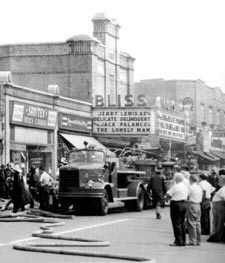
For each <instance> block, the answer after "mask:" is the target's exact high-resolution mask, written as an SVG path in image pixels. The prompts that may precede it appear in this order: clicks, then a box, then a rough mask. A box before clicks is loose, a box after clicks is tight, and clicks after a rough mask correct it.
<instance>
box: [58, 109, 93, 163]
mask: <svg viewBox="0 0 225 263" xmlns="http://www.w3.org/2000/svg"><path fill="white" fill-rule="evenodd" d="M58 116H59V118H58V163H60V161H61V159H62V158H67V156H68V153H69V151H70V150H71V149H73V148H83V147H84V144H83V142H84V141H87V138H91V130H92V121H91V117H82V116H78V115H75V114H71V113H59V115H58ZM88 142H89V141H88ZM89 143H90V142H89Z"/></svg>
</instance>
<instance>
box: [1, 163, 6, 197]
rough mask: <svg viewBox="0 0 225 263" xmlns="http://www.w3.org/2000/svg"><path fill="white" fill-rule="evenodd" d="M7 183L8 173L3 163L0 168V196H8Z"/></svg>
mask: <svg viewBox="0 0 225 263" xmlns="http://www.w3.org/2000/svg"><path fill="white" fill-rule="evenodd" d="M7 197H8V195H7V184H6V174H5V166H4V165H3V164H2V165H1V168H0V198H5V199H6V198H7Z"/></svg>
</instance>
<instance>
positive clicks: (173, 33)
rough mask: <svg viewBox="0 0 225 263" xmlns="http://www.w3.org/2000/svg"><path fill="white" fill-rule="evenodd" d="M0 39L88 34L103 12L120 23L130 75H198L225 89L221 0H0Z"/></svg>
mask: <svg viewBox="0 0 225 263" xmlns="http://www.w3.org/2000/svg"><path fill="white" fill-rule="evenodd" d="M0 8H1V9H0V10H1V13H0V25H1V26H0V32H1V34H0V45H4V44H15V43H36V42H64V41H66V40H67V39H68V38H70V37H71V36H73V35H76V34H89V35H91V34H92V29H93V28H92V22H91V19H92V17H93V16H94V14H95V13H98V12H104V13H106V14H107V15H108V16H110V17H112V18H115V19H116V20H117V22H118V23H119V24H120V25H121V30H120V47H121V50H122V51H126V52H128V53H129V54H130V55H131V56H133V57H135V59H136V60H135V73H134V80H135V81H139V80H141V79H152V78H163V79H201V80H203V81H205V82H206V83H207V84H208V85H209V86H212V87H214V86H218V87H221V88H222V90H223V91H225V1H224V0H81V1H80V0H0Z"/></svg>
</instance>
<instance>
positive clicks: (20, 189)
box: [11, 165, 25, 213]
mask: <svg viewBox="0 0 225 263" xmlns="http://www.w3.org/2000/svg"><path fill="white" fill-rule="evenodd" d="M13 170H14V171H13V182H12V192H11V198H12V203H13V213H17V212H18V210H19V209H21V211H24V210H25V208H24V206H25V190H24V185H23V179H22V177H21V173H22V170H21V169H20V168H19V166H18V165H15V166H14V167H13Z"/></svg>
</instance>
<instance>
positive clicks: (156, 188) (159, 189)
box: [148, 167, 166, 219]
mask: <svg viewBox="0 0 225 263" xmlns="http://www.w3.org/2000/svg"><path fill="white" fill-rule="evenodd" d="M160 168H161V167H158V168H157V169H156V170H155V173H154V175H153V176H152V178H151V179H150V182H149V185H148V189H149V190H151V191H152V199H153V206H154V207H155V213H156V219H161V213H160V207H161V205H162V202H163V200H164V195H165V193H166V184H165V177H164V175H163V174H162V169H160Z"/></svg>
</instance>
